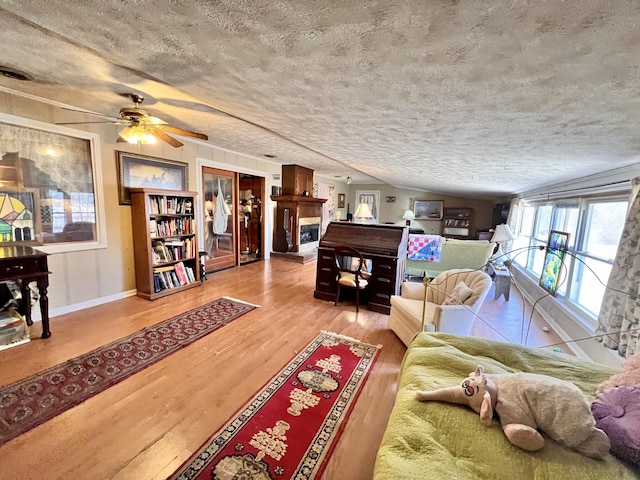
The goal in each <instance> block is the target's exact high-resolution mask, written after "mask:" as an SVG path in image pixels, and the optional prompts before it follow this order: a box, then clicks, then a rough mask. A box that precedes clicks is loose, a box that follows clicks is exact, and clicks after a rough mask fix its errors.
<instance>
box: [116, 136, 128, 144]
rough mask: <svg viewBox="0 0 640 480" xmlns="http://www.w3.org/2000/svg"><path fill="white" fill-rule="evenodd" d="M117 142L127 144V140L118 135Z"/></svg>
mask: <svg viewBox="0 0 640 480" xmlns="http://www.w3.org/2000/svg"><path fill="white" fill-rule="evenodd" d="M116 142H126V140H125V139H124V138H122V137H121V136H120V135H118V140H116Z"/></svg>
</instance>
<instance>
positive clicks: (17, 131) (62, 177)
mask: <svg viewBox="0 0 640 480" xmlns="http://www.w3.org/2000/svg"><path fill="white" fill-rule="evenodd" d="M98 145H99V136H98V135H96V134H94V133H89V132H83V131H79V130H72V129H69V128H66V127H62V126H58V125H50V124H46V123H42V122H37V121H34V120H28V119H23V118H20V117H14V116H12V115H5V114H0V203H1V204H2V205H3V208H2V209H0V210H1V211H0V230H1V231H2V232H4V234H3V242H4V243H28V244H34V245H38V247H39V248H41V250H43V251H45V252H47V253H57V252H65V251H73V250H85V249H88V248H101V247H104V246H105V244H104V240H105V239H106V234H105V233H106V232H105V222H104V208H103V200H102V191H101V188H102V181H101V177H100V174H101V167H100V153H99V150H98ZM9 207H11V208H9Z"/></svg>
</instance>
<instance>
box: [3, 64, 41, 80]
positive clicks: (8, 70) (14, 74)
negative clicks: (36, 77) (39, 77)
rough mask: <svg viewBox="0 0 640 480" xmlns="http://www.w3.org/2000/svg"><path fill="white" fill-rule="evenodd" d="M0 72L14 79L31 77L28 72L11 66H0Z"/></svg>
mask: <svg viewBox="0 0 640 480" xmlns="http://www.w3.org/2000/svg"><path fill="white" fill-rule="evenodd" d="M0 74H2V75H4V76H5V77H9V78H13V79H14V80H21V81H31V80H33V77H32V76H31V75H29V74H28V73H24V72H20V71H18V70H14V69H13V68H9V67H3V66H0Z"/></svg>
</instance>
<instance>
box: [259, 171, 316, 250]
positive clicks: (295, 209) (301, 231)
mask: <svg viewBox="0 0 640 480" xmlns="http://www.w3.org/2000/svg"><path fill="white" fill-rule="evenodd" d="M312 190H313V170H311V169H308V168H304V167H300V166H298V165H283V166H282V194H281V195H271V200H274V201H276V202H277V203H278V205H277V208H276V217H275V218H276V224H275V227H274V241H273V250H274V252H280V253H299V252H302V253H308V252H313V251H315V249H316V248H317V247H318V245H319V240H320V225H321V224H322V204H323V203H325V202H326V201H327V199H326V198H315V197H312V196H310V195H309V192H311V191H312ZM283 238H284V239H287V240H283ZM288 239H290V241H289V240H288Z"/></svg>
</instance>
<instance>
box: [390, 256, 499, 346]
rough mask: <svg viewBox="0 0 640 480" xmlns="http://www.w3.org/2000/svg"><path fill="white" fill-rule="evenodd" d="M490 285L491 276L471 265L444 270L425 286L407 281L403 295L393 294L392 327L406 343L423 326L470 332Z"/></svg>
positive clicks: (431, 328)
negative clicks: (464, 267)
mask: <svg viewBox="0 0 640 480" xmlns="http://www.w3.org/2000/svg"><path fill="white" fill-rule="evenodd" d="M460 282H463V283H464V284H463V285H459V284H460ZM490 289H491V277H490V276H489V275H487V274H486V273H485V272H482V271H480V270H470V269H455V270H447V271H444V272H442V273H440V274H439V275H438V276H437V277H436V278H434V279H433V280H431V282H429V284H428V287H426V290H425V285H424V284H423V283H416V282H404V283H403V284H402V291H401V295H393V296H392V297H391V314H390V315H389V328H390V329H391V330H393V331H394V332H395V334H396V335H397V336H398V337H399V338H400V340H402V342H403V343H404V344H405V345H407V346H408V345H409V343H411V340H412V339H413V337H414V336H415V334H416V333H418V332H421V331H423V330H424V331H435V332H445V333H453V334H456V335H469V334H470V332H471V326H472V325H473V321H474V320H475V318H476V315H477V313H478V311H479V310H480V307H481V306H482V302H484V299H485V297H486V296H487V293H489V290H490Z"/></svg>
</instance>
